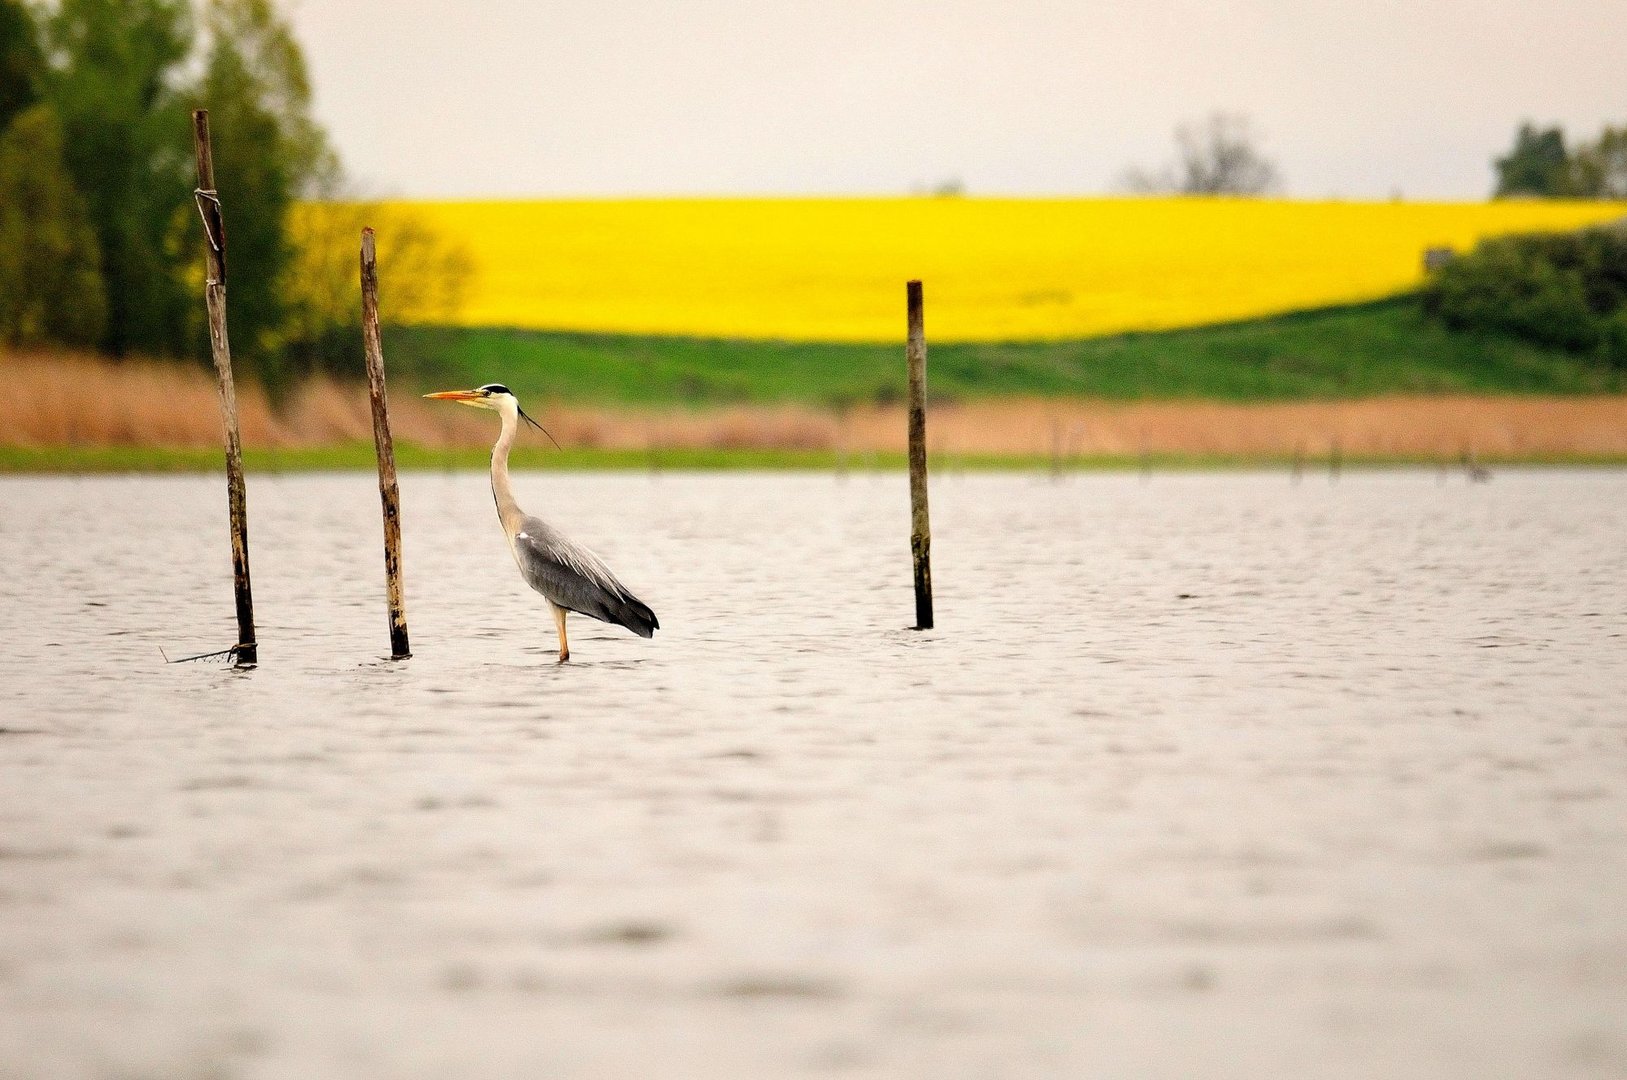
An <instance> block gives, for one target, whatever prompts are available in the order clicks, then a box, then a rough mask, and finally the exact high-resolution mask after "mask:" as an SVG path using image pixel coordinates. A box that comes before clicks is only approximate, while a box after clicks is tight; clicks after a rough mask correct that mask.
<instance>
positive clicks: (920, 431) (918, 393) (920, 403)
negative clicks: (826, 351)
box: [904, 281, 932, 630]
mask: <svg viewBox="0 0 1627 1080" xmlns="http://www.w3.org/2000/svg"><path fill="white" fill-rule="evenodd" d="M904 296H905V301H906V305H907V307H908V309H909V339H908V344H907V345H906V347H905V350H904V355H905V358H906V360H907V362H908V366H909V381H910V392H909V410H910V419H909V436H910V556H911V558H912V559H913V560H914V564H915V628H916V629H917V630H931V629H932V525H931V522H930V521H928V519H927V500H926V488H927V484H926V322H925V319H924V318H923V316H922V310H921V308H922V305H921V283H920V282H919V281H911V282H909V283H908V284H907V285H905V286H904Z"/></svg>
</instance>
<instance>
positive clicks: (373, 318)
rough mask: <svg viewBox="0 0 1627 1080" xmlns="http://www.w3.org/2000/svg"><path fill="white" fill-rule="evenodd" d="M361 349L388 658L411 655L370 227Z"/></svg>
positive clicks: (364, 239) (365, 249) (364, 243)
mask: <svg viewBox="0 0 1627 1080" xmlns="http://www.w3.org/2000/svg"><path fill="white" fill-rule="evenodd" d="M362 351H363V352H364V353H365V354H366V356H367V395H368V397H369V398H371V399H372V402H373V447H374V449H375V450H376V451H377V452H378V464H379V502H380V503H381V504H382V505H383V507H384V589H385V595H386V598H387V602H388V604H389V609H390V659H391V660H405V659H406V658H407V657H409V656H411V655H412V650H411V648H409V647H408V645H407V600H406V595H405V593H404V592H403V590H402V586H401V493H400V491H399V490H398V489H397V488H396V482H395V444H394V443H393V442H392V441H391V440H390V407H389V403H388V402H387V401H386V399H385V394H384V347H383V345H382V343H381V342H380V341H379V275H378V256H377V253H376V252H375V251H374V248H373V230H372V229H363V230H362Z"/></svg>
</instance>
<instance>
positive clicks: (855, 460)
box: [0, 443, 1627, 476]
mask: <svg viewBox="0 0 1627 1080" xmlns="http://www.w3.org/2000/svg"><path fill="white" fill-rule="evenodd" d="M395 454H396V466H397V468H398V469H399V470H400V471H402V472H448V471H469V470H473V471H479V470H484V469H485V468H486V467H487V462H488V454H487V452H486V451H484V450H479V449H473V448H455V449H431V448H425V447H420V446H412V445H402V444H397V445H396V447H395ZM928 457H929V460H930V462H931V468H932V469H933V471H935V472H939V473H957V472H1046V473H1051V472H1061V473H1124V472H1137V471H1158V472H1237V471H1249V470H1292V469H1293V468H1295V466H1296V460H1297V464H1298V467H1299V468H1301V469H1302V470H1303V471H1304V472H1305V473H1307V474H1315V473H1325V472H1327V471H1328V470H1329V469H1330V468H1332V467H1333V463H1334V461H1335V460H1336V459H1335V456H1334V455H1332V454H1329V453H1325V452H1323V453H1318V454H1314V455H1313V454H1307V455H1305V456H1304V457H1301V458H1298V459H1296V458H1295V457H1294V456H1292V455H1283V454H1252V455H1244V454H1205V453H1170V452H1160V453H1148V454H1146V455H1141V454H1080V455H1073V456H1068V455H1064V456H1062V457H1061V458H1052V457H1051V456H1049V455H1044V454H987V453H972V454H947V453H933V454H929V455H928ZM1337 462H1338V468H1340V469H1343V470H1369V471H1371V470H1387V469H1440V470H1444V471H1459V470H1462V469H1463V468H1464V467H1465V463H1464V461H1463V460H1462V458H1461V457H1460V456H1454V455H1449V454H1443V455H1437V456H1428V455H1421V454H1363V453H1342V454H1340V455H1339V456H1338V457H1337ZM243 463H244V468H245V470H246V471H247V472H249V473H253V474H256V475H261V476H266V475H272V476H274V475H279V474H284V473H305V472H352V471H371V470H373V469H374V468H375V465H376V462H375V459H374V456H373V447H372V446H371V445H369V444H359V443H352V444H344V445H337V446H310V447H293V448H285V449H270V448H265V447H254V448H249V449H246V450H245V451H244V454H243ZM1474 463H1475V464H1477V465H1480V466H1485V467H1497V468H1533V469H1568V468H1576V469H1596V468H1605V469H1614V468H1627V452H1618V453H1603V454H1599V453H1594V454H1580V453H1578V454H1536V453H1526V454H1498V453H1488V454H1479V453H1477V454H1475V456H1474ZM223 467H224V466H223V459H222V452H221V451H220V450H216V449H204V448H199V447H130V446H42V447H20V446H0V475H4V476H30V475H35V476H62V475H79V474H86V475H89V474H100V475H113V474H146V475H162V474H196V473H210V472H218V471H221V470H222V469H223ZM514 467H515V469H516V470H524V471H543V472H587V471H607V472H635V471H639V470H645V471H651V472H662V471H671V472H731V471H733V472H750V471H763V472H770V471H788V472H792V471H801V472H834V473H849V472H851V473H877V472H903V471H906V470H907V469H908V462H907V460H906V458H905V455H903V454H902V453H897V452H892V451H886V452H862V453H848V454H845V455H839V454H837V453H836V452H834V451H829V450H775V449H755V450H753V449H708V448H685V447H673V448H667V449H658V450H655V451H653V452H651V451H649V450H629V449H608V450H605V449H600V450H580V449H570V450H565V451H556V450H553V449H552V448H549V449H548V450H545V451H538V450H534V449H527V450H525V451H520V452H516V453H515V455H514Z"/></svg>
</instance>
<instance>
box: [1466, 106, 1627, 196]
mask: <svg viewBox="0 0 1627 1080" xmlns="http://www.w3.org/2000/svg"><path fill="white" fill-rule="evenodd" d="M1496 166H1497V188H1496V190H1495V191H1494V192H1492V196H1493V197H1494V198H1498V199H1506V198H1519V197H1522V196H1523V197H1526V198H1538V199H1627V124H1623V125H1622V126H1621V127H1612V126H1610V125H1606V126H1605V128H1604V130H1603V131H1601V132H1599V137H1598V138H1597V139H1595V140H1593V141H1592V142H1580V143H1574V144H1572V143H1569V142H1567V141H1566V139H1565V131H1564V129H1563V128H1561V127H1557V126H1555V127H1549V128H1543V127H1538V126H1537V125H1536V124H1531V123H1525V124H1521V125H1520V129H1519V131H1517V132H1515V134H1514V146H1513V148H1512V149H1511V150H1509V152H1508V154H1507V156H1505V157H1500V158H1498V159H1497V161H1496Z"/></svg>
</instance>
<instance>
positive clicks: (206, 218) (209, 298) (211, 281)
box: [192, 109, 259, 665]
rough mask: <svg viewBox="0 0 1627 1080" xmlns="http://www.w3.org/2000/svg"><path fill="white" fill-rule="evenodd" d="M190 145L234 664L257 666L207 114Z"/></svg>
mask: <svg viewBox="0 0 1627 1080" xmlns="http://www.w3.org/2000/svg"><path fill="white" fill-rule="evenodd" d="M192 142H193V149H194V150H195V151H196V153H197V159H198V189H197V191H195V192H194V193H193V196H194V198H196V199H197V203H198V213H199V214H200V215H202V217H203V234H204V240H205V241H206V243H205V244H204V252H205V257H206V260H207V274H206V275H205V279H204V302H205V303H206V304H207V305H208V308H209V351H210V353H211V354H212V355H213V357H214V360H215V377H216V379H217V381H218V382H219V385H220V420H221V426H222V427H223V428H224V429H225V434H226V502H227V507H228V508H229V511H230V514H231V523H232V581H233V586H234V592H235V595H236V599H237V646H236V656H237V662H238V663H239V664H242V665H250V664H255V663H258V662H259V646H258V644H257V643H256V642H255V640H254V595H253V592H252V591H251V590H250V588H249V521H248V497H247V495H246V494H245V492H244V487H243V444H242V441H241V439H240V437H239V435H238V431H237V389H236V387H235V386H234V385H233V383H232V349H231V345H230V344H229V343H228V342H227V338H226V221H225V218H224V217H223V216H222V214H221V210H220V195H219V194H218V193H217V192H216V191H215V159H214V152H213V150H212V149H211V148H210V144H209V110H207V109H198V110H197V111H195V112H194V113H193V114H192Z"/></svg>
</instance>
